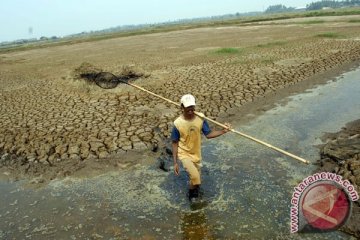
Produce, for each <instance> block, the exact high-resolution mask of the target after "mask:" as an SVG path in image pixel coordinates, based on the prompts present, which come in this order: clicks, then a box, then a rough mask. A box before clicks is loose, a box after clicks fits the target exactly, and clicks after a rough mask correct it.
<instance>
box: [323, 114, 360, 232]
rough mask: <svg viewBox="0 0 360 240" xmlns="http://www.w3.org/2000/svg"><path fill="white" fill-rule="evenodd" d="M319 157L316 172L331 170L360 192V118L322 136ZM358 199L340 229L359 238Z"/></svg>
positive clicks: (359, 207)
mask: <svg viewBox="0 0 360 240" xmlns="http://www.w3.org/2000/svg"><path fill="white" fill-rule="evenodd" d="M323 141H324V142H326V144H324V145H322V146H321V150H320V153H321V159H320V160H319V162H318V165H319V168H318V169H317V170H316V172H322V171H325V172H333V173H336V174H338V175H341V176H342V177H343V178H344V179H348V180H349V181H350V182H351V184H352V185H353V186H354V187H355V190H356V191H357V192H358V193H359V192H360V119H358V120H356V121H353V122H350V123H348V124H346V126H344V127H343V128H342V130H341V131H339V132H337V133H327V134H325V135H324V136H323ZM359 223H360V201H359V200H358V201H356V202H354V206H353V209H352V215H351V217H350V219H349V221H348V222H347V223H346V224H345V225H344V226H343V227H342V231H344V232H347V233H350V234H352V235H354V236H355V237H357V238H360V225H359Z"/></svg>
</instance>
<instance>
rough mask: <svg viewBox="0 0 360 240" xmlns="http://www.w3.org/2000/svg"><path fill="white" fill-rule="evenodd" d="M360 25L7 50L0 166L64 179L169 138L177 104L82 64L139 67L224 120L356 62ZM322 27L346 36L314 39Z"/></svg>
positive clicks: (153, 87) (0, 59) (155, 84)
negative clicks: (87, 71)
mask: <svg viewBox="0 0 360 240" xmlns="http://www.w3.org/2000/svg"><path fill="white" fill-rule="evenodd" d="M359 29H360V28H359V26H358V24H357V23H346V22H338V23H337V22H330V23H324V24H321V25H316V24H315V25H306V26H304V25H302V24H293V23H291V24H284V23H282V24H278V25H266V26H261V25H259V26H257V25H256V26H251V25H249V26H242V27H238V26H235V27H231V28H230V27H229V28H203V29H192V30H186V31H175V32H169V33H157V34H151V35H145V36H133V37H126V38H119V39H110V40H104V41H98V42H90V43H81V44H74V45H68V46H58V47H51V48H46V49H37V50H30V51H24V52H14V53H7V54H2V55H1V56H0V64H1V69H2V71H1V72H0V84H1V86H2V88H1V90H0V102H1V105H0V153H1V155H5V156H3V158H2V159H3V160H2V161H1V162H0V167H1V168H2V169H1V171H0V172H1V174H3V173H6V174H8V175H9V174H10V175H11V174H12V172H14V171H17V170H18V171H20V176H21V175H23V174H24V175H23V176H35V177H38V176H40V175H42V174H43V175H44V174H46V172H47V169H53V171H54V174H52V175H51V176H52V177H54V176H55V177H61V176H66V175H68V174H71V173H72V172H73V171H75V169H77V168H81V167H82V166H83V165H84V163H85V162H87V163H90V162H95V161H99V162H105V163H106V164H107V160H106V159H119V162H121V161H123V159H124V158H125V157H124V156H123V155H124V154H126V153H129V152H130V151H147V152H151V150H152V149H154V148H156V147H157V146H159V145H161V144H162V143H163V141H164V139H166V138H167V137H168V136H169V133H170V131H171V126H172V122H173V120H174V119H175V118H176V116H177V115H178V114H179V111H178V109H177V108H174V106H172V105H170V104H168V103H164V102H162V101H160V100H159V99H156V98H155V97H153V96H149V95H148V94H146V93H144V92H140V91H138V90H136V89H133V88H131V87H129V86H125V85H122V86H119V87H117V88H116V89H110V90H106V89H101V88H99V87H97V86H94V85H90V84H88V83H87V82H86V81H84V80H81V79H76V78H75V75H76V74H75V71H76V69H78V68H79V66H81V65H82V63H84V62H90V63H92V65H94V66H95V67H96V68H98V69H101V70H102V71H108V72H112V73H114V74H118V73H119V72H120V71H121V69H122V68H123V67H124V66H130V67H132V68H135V69H141V70H142V71H143V72H144V73H146V75H147V76H148V77H147V78H142V79H139V80H136V84H138V85H140V86H143V87H144V88H146V89H148V90H150V91H152V92H155V93H157V94H159V95H161V96H164V97H166V98H168V99H170V100H172V101H175V102H178V101H179V98H180V97H181V95H183V94H186V93H192V94H194V95H195V97H196V98H197V102H198V106H197V110H198V111H200V112H203V113H204V114H205V115H207V116H209V117H212V118H219V117H226V116H229V115H233V116H234V114H235V115H236V113H237V112H239V110H241V109H242V108H243V107H244V106H245V105H247V104H249V103H252V102H253V101H254V100H256V99H259V98H264V99H267V98H268V97H269V96H271V95H274V94H276V93H277V92H278V91H279V90H280V89H287V88H288V87H290V86H293V85H297V84H299V83H304V82H309V79H314V78H316V77H317V76H319V74H323V73H326V72H329V71H333V70H336V69H342V68H343V67H344V66H345V65H348V64H351V63H353V62H358V61H359V59H360V57H359V56H360V41H359V40H358V35H359V33H360V32H359V31H360V30H359ZM323 31H327V32H334V31H335V32H336V34H335V36H339V37H340V38H323V37H319V36H316V33H318V32H323ZM333 35H334V34H333ZM333 35H331V36H333ZM341 37H342V38H341ZM226 48H232V49H236V51H232V52H231V53H228V52H227V51H223V50H224V49H226ZM217 50H218V51H217ZM310 82H311V81H310ZM235 117H236V116H235ZM239 117H241V116H239ZM74 164H75V165H76V166H73V165H74ZM116 164H117V163H116ZM40 166H41V167H40ZM64 166H67V167H64ZM19 169H20V170H19ZM62 169H64V170H62ZM69 169H71V170H69Z"/></svg>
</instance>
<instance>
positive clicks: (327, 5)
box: [306, 0, 360, 11]
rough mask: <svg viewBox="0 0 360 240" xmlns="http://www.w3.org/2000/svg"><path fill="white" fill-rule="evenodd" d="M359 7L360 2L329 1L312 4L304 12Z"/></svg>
mask: <svg viewBox="0 0 360 240" xmlns="http://www.w3.org/2000/svg"><path fill="white" fill-rule="evenodd" d="M356 5H360V0H346V1H330V0H322V1H319V2H313V3H310V4H308V5H307V6H306V10H309V11H310V10H320V9H323V8H341V7H351V6H356Z"/></svg>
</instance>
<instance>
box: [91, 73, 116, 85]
mask: <svg viewBox="0 0 360 240" xmlns="http://www.w3.org/2000/svg"><path fill="white" fill-rule="evenodd" d="M94 81H95V83H96V85H98V86H99V87H101V88H105V89H111V88H115V87H116V86H117V85H118V84H119V83H120V82H121V79H119V77H117V76H115V75H114V74H112V73H109V72H100V73H98V74H97V75H96V78H95V80H94Z"/></svg>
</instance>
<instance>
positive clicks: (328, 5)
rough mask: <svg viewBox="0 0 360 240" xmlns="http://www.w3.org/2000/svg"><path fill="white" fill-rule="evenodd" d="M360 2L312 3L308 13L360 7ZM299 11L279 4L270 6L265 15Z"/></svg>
mask: <svg viewBox="0 0 360 240" xmlns="http://www.w3.org/2000/svg"><path fill="white" fill-rule="evenodd" d="M359 5H360V0H345V1H334V0H322V1H317V2H312V3H310V4H308V5H306V9H304V10H307V11H311V10H320V9H323V8H341V7H351V6H359ZM297 10H298V9H296V8H294V7H286V6H285V5H282V4H278V5H272V6H269V7H268V8H267V9H266V10H265V13H281V12H294V11H297Z"/></svg>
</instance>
